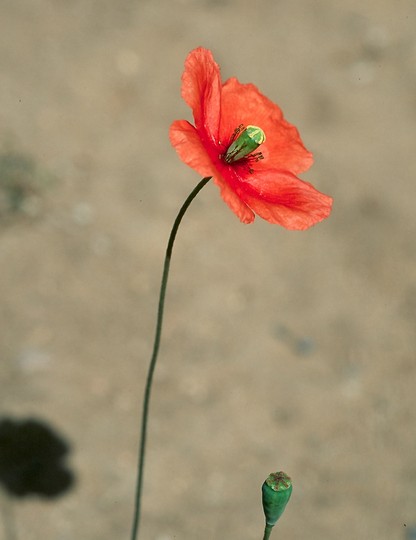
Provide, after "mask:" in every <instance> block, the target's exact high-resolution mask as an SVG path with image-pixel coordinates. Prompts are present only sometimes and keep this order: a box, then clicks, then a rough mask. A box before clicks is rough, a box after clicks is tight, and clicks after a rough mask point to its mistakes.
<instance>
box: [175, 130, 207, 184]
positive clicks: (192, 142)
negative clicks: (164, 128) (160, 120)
mask: <svg viewBox="0 0 416 540" xmlns="http://www.w3.org/2000/svg"><path fill="white" fill-rule="evenodd" d="M169 138H170V142H171V144H172V146H173V147H174V148H175V150H176V152H177V153H178V155H179V157H180V159H181V160H182V161H183V162H184V163H186V164H187V165H189V167H191V168H192V169H194V170H195V171H196V172H197V173H198V174H200V175H201V176H212V175H213V174H214V172H215V168H214V165H213V163H212V161H211V159H210V157H209V156H208V154H207V152H206V150H205V147H204V145H203V144H202V142H201V139H200V137H199V135H198V132H197V131H196V129H195V128H194V126H192V125H191V124H190V123H189V122H187V121H186V120H176V121H175V122H173V124H172V125H171V126H170V130H169Z"/></svg>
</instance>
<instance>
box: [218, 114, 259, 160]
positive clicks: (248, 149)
mask: <svg viewBox="0 0 416 540" xmlns="http://www.w3.org/2000/svg"><path fill="white" fill-rule="evenodd" d="M265 140H266V135H265V134H264V131H263V130H262V129H261V128H259V127H257V126H247V127H244V126H243V124H241V125H240V126H238V128H237V129H236V130H235V131H234V133H233V136H232V138H231V144H230V146H229V147H228V150H227V151H226V153H225V154H224V160H225V161H226V162H227V163H234V162H235V161H238V160H239V159H242V158H244V157H246V156H249V154H251V153H252V152H253V151H254V150H256V148H258V147H259V146H260V145H261V144H263V143H264V141H265ZM249 157H254V158H255V160H256V161H258V160H259V159H263V155H262V153H261V152H258V153H257V154H253V155H252V156H249Z"/></svg>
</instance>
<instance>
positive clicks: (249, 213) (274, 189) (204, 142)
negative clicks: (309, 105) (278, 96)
mask: <svg viewBox="0 0 416 540" xmlns="http://www.w3.org/2000/svg"><path fill="white" fill-rule="evenodd" d="M182 97H183V99H184V100H185V102H186V103H187V104H188V105H189V107H190V108H191V109H192V112H193V116H194V124H195V125H192V124H191V123H189V122H188V121H186V120H176V121H175V122H173V124H172V125H171V128H170V140H171V143H172V145H173V146H174V148H175V149H176V151H177V153H178V154H179V157H180V158H181V159H182V161H184V162H185V163H186V164H187V165H189V166H190V167H192V168H193V169H194V170H196V171H197V172H198V173H199V174H200V175H201V176H205V177H208V176H210V177H213V179H214V182H215V183H216V184H217V186H218V187H219V188H220V192H221V196H222V198H223V199H224V201H225V202H226V203H227V204H228V206H229V207H230V208H231V210H232V211H233V212H234V213H235V214H236V215H237V216H238V217H239V219H240V220H241V221H242V222H243V223H251V222H253V221H254V218H255V214H257V215H259V216H260V217H262V218H263V219H265V220H266V221H269V222H270V223H276V224H279V225H282V226H283V227H285V228H287V229H293V230H304V229H307V228H309V227H311V226H312V225H314V224H315V223H318V222H319V221H322V220H323V219H325V218H326V217H328V216H329V214H330V212H331V206H332V198H331V197H328V196H327V195H324V194H323V193H320V192H319V191H317V190H316V189H315V188H314V187H313V186H312V185H311V184H310V183H308V182H305V181H303V180H300V179H299V178H298V177H297V176H296V175H297V174H299V173H302V172H304V171H306V170H307V169H308V168H309V167H310V166H311V165H312V162H313V157H312V154H311V153H310V152H309V151H308V150H307V149H306V148H305V147H304V145H303V143H302V140H301V138H300V135H299V132H298V130H297V129H296V127H295V126H293V125H291V124H290V123H289V122H287V121H286V120H285V119H284V117H283V113H282V111H281V109H280V108H279V107H278V106H277V105H276V104H275V103H273V102H272V101H270V100H269V99H268V98H267V97H265V96H264V95H263V94H261V93H260V92H259V90H258V89H257V88H256V86H254V85H253V84H241V83H240V82H239V81H238V80H237V79H236V78H234V77H233V78H231V79H228V80H227V81H226V82H225V83H222V82H221V76H220V68H219V66H218V64H217V63H216V62H215V61H214V58H213V56H212V53H211V51H209V50H207V49H204V48H202V47H200V48H198V49H195V50H193V51H191V52H190V53H189V55H188V57H187V59H186V61H185V71H184V73H183V75H182ZM258 149H259V150H258Z"/></svg>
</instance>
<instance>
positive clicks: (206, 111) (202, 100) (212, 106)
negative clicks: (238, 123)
mask: <svg viewBox="0 0 416 540" xmlns="http://www.w3.org/2000/svg"><path fill="white" fill-rule="evenodd" d="M182 97H183V99H184V100H185V101H186V103H187V104H188V105H189V107H191V109H192V112H193V115H194V119H195V126H196V128H197V130H198V131H202V132H204V133H205V134H206V135H207V136H208V138H209V139H210V140H213V141H218V127H219V120H220V110H221V76H220V68H219V66H218V64H216V62H215V61H214V58H213V56H212V53H211V51H209V50H207V49H203V48H201V47H200V48H198V49H194V50H193V51H191V52H190V53H189V54H188V57H187V58H186V61H185V71H184V72H183V75H182Z"/></svg>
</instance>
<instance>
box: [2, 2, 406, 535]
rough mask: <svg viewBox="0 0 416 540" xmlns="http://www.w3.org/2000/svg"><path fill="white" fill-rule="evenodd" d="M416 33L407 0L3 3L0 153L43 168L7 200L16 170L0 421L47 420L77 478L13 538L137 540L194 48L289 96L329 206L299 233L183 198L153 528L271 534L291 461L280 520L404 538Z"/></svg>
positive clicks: (299, 529) (188, 185) (8, 226)
mask: <svg viewBox="0 0 416 540" xmlns="http://www.w3.org/2000/svg"><path fill="white" fill-rule="evenodd" d="M415 26H416V3H415V2H414V0H397V1H395V2H392V1H388V0H369V1H367V2H362V1H358V0H357V1H355V0H347V1H345V2H331V1H329V0H316V1H313V2H310V1H307V0H295V1H293V2H292V1H290V2H289V1H286V0H282V1H279V0H265V1H253V0H251V1H247V0H239V1H237V0H229V1H227V0H224V1H219V0H217V1H214V0H211V1H210V0H205V1H203V0H199V1H198V0H161V1H150V0H143V1H136V2H130V1H126V0H118V1H117V2H116V1H110V0H65V1H63V0H21V1H19V0H2V2H1V15H0V80H1V84H0V149H1V155H2V156H3V157H4V155H10V152H12V153H13V155H14V156H15V157H14V159H15V162H17V163H18V164H20V166H21V168H22V167H23V169H25V170H26V171H29V172H27V174H26V176H24V178H26V179H27V178H29V180H28V182H29V186H23V188H24V189H23V195H22V197H21V198H20V199H19V196H18V195H19V193H20V194H21V193H22V190H21V191H20V192H19V193H18V194H17V202H16V198H15V199H13V200H14V202H15V211H12V209H10V208H9V206H10V205H8V201H9V199H8V198H10V192H7V193H6V188H5V186H4V185H3V186H2V188H1V189H2V194H1V197H2V199H1V201H2V206H1V207H0V208H1V212H2V213H1V223H0V297H1V306H0V310H1V315H0V316H1V320H0V376H1V394H0V400H1V415H2V416H7V417H12V418H26V417H36V418H41V419H43V420H44V421H47V422H48V423H50V424H51V425H52V426H53V427H54V428H55V429H56V430H58V432H59V433H61V434H63V435H64V436H65V438H66V439H67V441H68V442H69V443H70V445H71V447H72V451H71V455H70V461H69V464H70V466H71V468H72V469H73V471H74V473H75V474H76V476H77V483H76V486H75V488H74V489H73V490H72V491H71V492H70V493H69V494H67V495H66V496H63V497H62V498H60V499H56V500H53V501H42V500H39V499H36V498H30V499H25V500H23V501H17V502H16V503H15V504H14V505H13V506H14V518H15V520H16V527H17V538H18V539H19V540H20V539H25V540H40V539H42V540H52V539H53V540H56V539H60V540H70V539H71V540H72V539H75V538H78V539H85V540H98V539H100V540H107V539H110V538H111V539H115V538H117V539H125V538H128V537H129V529H130V520H131V515H132V505H133V493H134V482H135V466H136V448H137V443H138V424H139V410H140V407H141V399H142V397H141V396H142V390H143V385H144V377H145V373H146V368H147V363H148V358H149V354H150V351H151V344H152V339H153V331H154V320H155V312H156V305H157V294H158V288H159V281H160V275H161V265H162V258H163V254H164V250H165V244H166V240H167V237H168V234H169V230H170V227H171V224H172V222H173V219H174V217H175V215H176V212H177V210H178V208H179V206H180V205H181V204H182V201H183V200H184V199H185V197H186V196H187V195H188V193H189V192H190V190H191V189H192V187H193V186H194V185H195V183H196V182H197V181H198V178H197V177H196V176H195V173H193V172H192V171H191V170H188V169H187V168H186V166H185V165H183V164H182V163H181V162H180V161H179V160H178V158H177V156H176V154H175V152H174V151H173V149H172V148H171V147H170V144H169V140H168V128H169V125H170V122H171V121H173V120H174V119H179V118H188V119H190V118H191V116H190V113H189V111H188V110H187V108H186V106H185V104H184V103H183V102H182V101H181V98H180V76H181V73H182V69H183V62H184V60H185V57H186V55H187V53H188V52H189V51H190V50H191V49H193V48H194V47H196V46H199V45H203V46H206V47H208V48H210V49H212V51H213V53H214V56H215V58H216V60H217V61H218V62H219V63H220V65H221V68H222V75H223V78H224V79H226V78H228V77H229V76H237V77H238V78H239V80H240V81H242V82H254V83H255V84H256V85H257V86H258V87H259V88H260V89H261V90H262V91H263V93H265V94H266V95H267V96H268V97H270V98H271V99H273V100H274V101H276V102H277V103H279V104H280V106H281V107H282V108H283V110H284V112H285V115H286V117H287V119H288V120H289V121H291V122H292V123H294V124H296V125H297V126H298V127H299V129H300V131H301V134H302V137H303V139H304V142H305V144H306V146H307V147H308V148H309V149H311V150H312V151H313V152H314V154H315V161H316V162H315V165H314V166H313V168H312V169H311V170H310V171H308V172H307V173H306V174H305V175H304V178H305V179H306V180H309V181H311V182H313V183H314V184H315V185H316V187H317V188H318V189H320V190H321V191H324V192H325V193H328V194H330V195H332V196H333V197H334V200H335V205H334V210H333V214H332V216H331V218H330V219H329V220H327V221H326V222H323V223H321V224H319V225H318V226H316V227H314V228H312V229H311V230H309V231H306V232H302V233H295V232H288V231H286V230H284V229H281V228H278V227H277V226H271V225H269V224H267V223H265V222H262V221H261V220H260V219H257V220H256V222H255V223H254V224H253V225H250V226H244V225H242V224H240V223H239V222H238V220H237V218H236V217H235V216H234V215H233V214H232V213H231V212H230V211H229V210H228V207H226V205H225V204H224V203H223V202H222V200H221V199H220V198H219V196H218V192H217V188H216V187H215V186H214V185H208V186H207V187H206V188H205V189H204V191H203V192H202V193H201V194H200V195H199V197H198V200H196V201H195V202H194V203H193V205H192V207H191V209H190V211H189V213H188V214H187V216H186V218H185V220H184V222H183V226H182V229H181V231H180V233H179V237H178V242H177V246H176V251H175V254H174V261H173V264H172V268H171V278H170V288H169V293H168V301H167V306H166V318H165V329H164V339H163V345H162V350H161V356H160V363H159V365H158V367H157V373H156V381H155V387H154V392H153V399H152V417H151V424H150V433H149V447H148V460H147V471H146V482H145V493H144V508H143V512H144V513H143V524H142V525H143V528H142V531H141V532H142V534H141V538H142V539H143V540H172V539H191V538H198V539H201V540H208V539H210V540H211V539H219V538H227V539H245V540H254V539H259V538H260V537H261V533H262V527H263V516H262V510H261V506H260V502H259V497H260V495H259V494H260V486H261V483H262V482H263V480H264V479H265V478H266V476H267V475H268V474H269V473H270V472H272V471H275V470H280V469H283V470H285V471H286V472H287V473H289V474H290V475H291V476H292V478H293V481H294V494H293V498H292V500H291V503H290V505H289V506H288V508H287V510H286V513H285V515H284V517H283V518H282V521H281V523H280V524H279V526H278V529H279V530H276V532H275V533H274V534H275V536H276V537H279V538H287V539H293V540H295V539H304V538H308V539H309V540H315V539H316V540H317V539H319V540H322V539H328V540H329V539H334V538H337V539H338V540H347V539H348V540H349V539H351V538H352V539H365V540H369V539H377V540H399V539H404V538H411V537H412V538H413V536H412V534H413V532H412V527H414V525H415V524H416V464H415V455H416V431H415V419H416V410H415V403H416V394H415V390H414V389H415V372H416V367H415V352H414V351H415V346H416V335H415V313H416V282H415V277H416V270H415V260H416V246H415V234H416V218H415V211H414V205H415V198H416V182H415V175H416V159H415V146H414V145H415V121H416V34H415V30H414V29H415ZM27 156H29V161H30V160H32V161H31V162H30V165H27V161H25V160H27V159H28V158H27ZM6 161H7V160H6ZM0 163H1V164H2V169H1V170H0V179H1V177H3V179H4V178H5V163H6V162H5V161H4V160H3V161H1V160H0ZM22 163H23V165H22ZM25 163H26V165H24V164H25ZM12 195H13V194H12ZM9 202H10V201H9ZM2 504H3V506H4V505H6V506H5V507H7V508H9V509H8V510H7V508H6V510H4V511H3V515H9V516H11V514H10V506H9V505H10V501H7V500H5V499H3V503H2ZM1 535H3V536H1ZM6 536H7V535H6V533H5V532H4V531H3V530H1V532H0V538H4V539H5V540H10V539H9V538H7V537H6Z"/></svg>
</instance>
